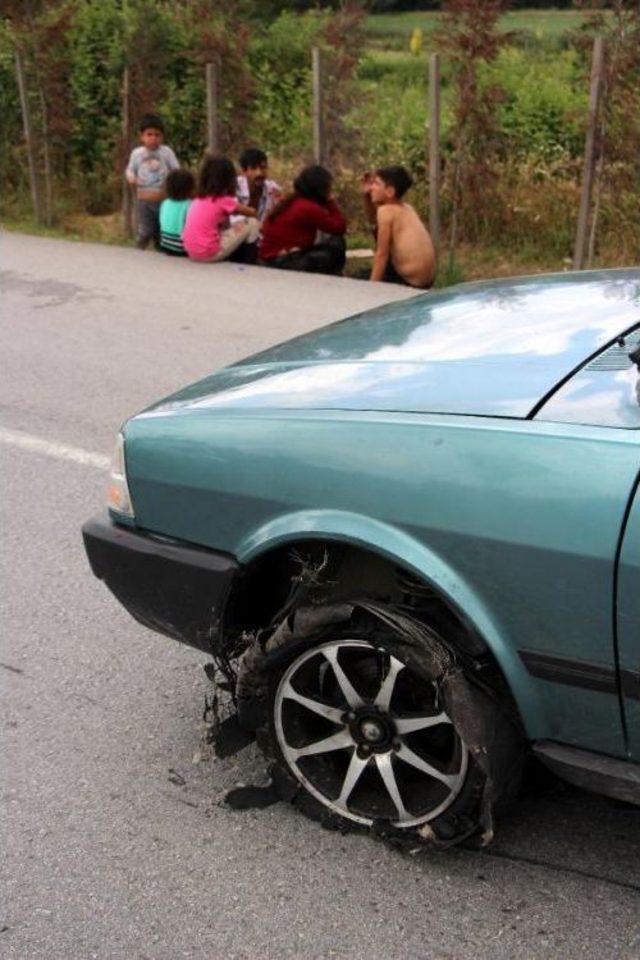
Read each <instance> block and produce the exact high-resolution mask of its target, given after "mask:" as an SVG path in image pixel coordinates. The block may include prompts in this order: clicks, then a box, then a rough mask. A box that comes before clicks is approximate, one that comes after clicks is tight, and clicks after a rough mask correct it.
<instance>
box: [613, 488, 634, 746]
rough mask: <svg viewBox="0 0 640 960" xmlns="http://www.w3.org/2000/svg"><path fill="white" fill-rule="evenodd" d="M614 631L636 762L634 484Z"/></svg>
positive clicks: (623, 549) (630, 740)
mask: <svg viewBox="0 0 640 960" xmlns="http://www.w3.org/2000/svg"><path fill="white" fill-rule="evenodd" d="M616 614H617V632H618V651H619V656H620V673H621V681H622V682H621V689H622V692H623V703H624V710H625V717H626V724H627V732H628V738H629V753H630V756H631V757H632V758H633V759H634V760H638V761H640V486H638V485H637V486H636V488H635V492H634V496H633V499H632V501H631V507H630V511H629V516H628V518H627V523H626V527H625V532H624V538H623V540H622V547H621V551H620V566H619V571H618V596H617V606H616Z"/></svg>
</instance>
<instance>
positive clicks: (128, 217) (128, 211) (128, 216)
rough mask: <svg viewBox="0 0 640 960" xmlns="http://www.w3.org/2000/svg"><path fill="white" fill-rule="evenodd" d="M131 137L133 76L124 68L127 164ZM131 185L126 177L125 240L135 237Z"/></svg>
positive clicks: (124, 123) (124, 138)
mask: <svg viewBox="0 0 640 960" xmlns="http://www.w3.org/2000/svg"><path fill="white" fill-rule="evenodd" d="M130 135H131V74H130V73H129V67H125V68H124V73H123V75H122V142H123V144H124V153H125V162H126V154H127V148H128V146H129V137H130ZM132 192H133V191H132V188H131V184H130V183H129V181H128V180H127V178H126V177H124V178H123V183H122V227H123V231H124V235H125V239H127V240H130V239H131V237H132V236H133V196H132Z"/></svg>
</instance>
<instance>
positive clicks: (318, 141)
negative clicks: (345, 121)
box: [311, 47, 326, 163]
mask: <svg viewBox="0 0 640 960" xmlns="http://www.w3.org/2000/svg"><path fill="white" fill-rule="evenodd" d="M311 71H312V79H313V159H314V161H315V163H324V162H325V158H326V144H325V129H324V102H323V101H324V97H323V89H322V83H323V76H322V51H321V50H320V48H319V47H314V48H313V50H312V51H311Z"/></svg>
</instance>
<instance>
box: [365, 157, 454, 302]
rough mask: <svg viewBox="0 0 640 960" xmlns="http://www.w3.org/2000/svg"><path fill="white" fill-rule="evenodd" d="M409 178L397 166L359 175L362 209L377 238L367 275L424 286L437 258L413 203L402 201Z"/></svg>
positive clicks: (431, 276) (408, 185)
mask: <svg viewBox="0 0 640 960" xmlns="http://www.w3.org/2000/svg"><path fill="white" fill-rule="evenodd" d="M412 182H413V181H412V180H411V177H410V176H409V174H408V173H407V171H406V170H405V169H404V167H398V166H392V167H381V168H380V169H379V170H376V171H375V173H373V174H371V173H365V175H364V177H363V178H362V192H363V196H364V205H365V213H366V216H367V219H368V220H369V222H370V223H371V224H372V225H373V227H374V234H375V238H376V251H375V255H374V258H373V269H372V271H371V276H370V277H369V279H370V280H384V281H386V282H387V283H406V284H407V285H408V286H410V287H421V288H423V289H426V288H428V287H430V286H431V285H432V284H433V281H434V278H435V272H436V258H435V252H434V249H433V243H432V242H431V237H430V236H429V233H428V231H427V228H426V227H425V225H424V224H423V222H422V220H421V219H420V217H419V216H418V214H417V213H416V211H415V210H414V209H413V207H412V206H411V205H410V204H408V203H403V202H402V198H403V196H404V195H405V193H406V192H407V190H408V189H409V187H410V186H411V184H412Z"/></svg>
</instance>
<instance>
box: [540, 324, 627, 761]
mask: <svg viewBox="0 0 640 960" xmlns="http://www.w3.org/2000/svg"><path fill="white" fill-rule="evenodd" d="M639 347H640V330H639V329H638V327H637V326H636V327H634V328H632V329H631V330H628V331H626V333H625V334H624V335H622V336H620V337H619V338H618V339H617V340H616V341H615V342H614V343H612V344H610V345H609V346H608V347H606V348H605V349H604V350H603V351H602V352H601V353H600V354H598V355H597V356H596V357H594V358H592V359H591V360H589V361H588V362H587V363H586V364H585V365H584V366H583V367H582V368H581V369H580V370H579V371H578V372H577V373H575V374H574V375H573V376H572V377H570V378H568V379H567V380H566V381H565V382H564V383H563V384H562V385H561V386H560V388H559V389H558V390H557V391H555V392H554V393H553V394H552V396H551V397H550V398H549V399H548V400H546V402H545V403H544V404H543V405H542V406H541V408H540V409H539V410H538V411H537V412H536V415H535V419H536V420H539V421H547V422H555V423H563V424H576V427H578V425H580V426H591V427H593V428H594V431H593V435H594V436H599V437H600V439H601V450H602V452H603V456H602V460H601V463H600V478H599V482H598V489H599V490H601V491H604V490H605V489H608V488H609V489H610V493H611V495H612V496H613V497H614V499H615V500H616V502H617V509H618V515H619V520H618V521H617V522H614V523H615V529H613V528H611V533H613V534H614V536H615V538H616V542H617V548H616V549H615V552H614V554H613V555H612V557H611V567H610V577H609V575H608V573H607V570H606V565H605V567H602V568H601V570H600V573H599V576H598V578H597V582H598V585H596V581H594V592H598V590H599V599H598V600H597V604H598V608H599V609H600V611H601V612H602V613H606V609H605V604H607V603H608V605H609V611H611V609H612V608H613V611H614V613H613V617H612V616H611V613H610V612H609V614H608V616H609V620H610V623H611V627H612V631H611V632H612V636H611V641H610V642H611V648H610V650H607V646H608V641H607V640H606V638H605V633H606V631H605V630H604V628H603V627H604V625H603V624H600V627H599V628H597V630H596V633H597V634H598V636H599V637H600V641H601V642H600V644H599V645H598V644H596V648H595V649H593V650H592V651H590V655H589V656H584V655H580V654H577V659H576V660H575V661H574V662H573V663H572V662H571V661H569V660H567V661H566V662H565V663H560V662H559V663H558V664H556V665H553V667H552V668H549V667H548V668H547V671H548V673H549V674H550V673H552V672H553V670H555V671H556V675H557V678H558V682H559V683H564V684H568V685H573V686H575V687H578V688H582V694H583V700H582V701H581V702H580V704H579V706H580V708H581V709H582V710H583V711H585V712H584V713H583V716H584V717H585V722H586V723H587V725H589V721H588V720H587V719H586V718H588V717H590V718H591V723H590V736H591V740H592V742H591V744H590V746H591V749H594V750H599V751H601V752H603V753H616V752H617V751H616V750H615V734H614V729H615V725H614V721H613V710H614V703H615V700H616V699H617V700H618V701H620V698H622V700H621V702H619V710H620V717H621V720H622V723H621V731H620V732H621V739H622V741H623V742H624V746H625V752H626V753H629V752H631V754H632V756H634V757H636V758H638V757H640V493H639V492H638V476H639V471H640V378H639V374H638V368H637V366H636V365H635V364H636V363H637V360H635V361H634V359H633V358H632V356H631V354H632V351H634V350H637V349H638V348H639ZM621 455H622V456H623V458H624V461H625V465H626V474H625V476H626V482H625V480H624V479H623V478H618V481H617V483H615V482H614V472H615V471H614V467H613V464H614V462H616V461H617V459H618V457H619V456H621ZM620 480H622V482H620ZM581 481H582V478H581V477H580V476H576V484H577V486H576V489H578V487H579V485H580V484H581ZM612 484H613V485H612ZM589 497H590V502H591V503H592V512H593V510H595V509H596V490H595V489H594V490H592V492H591V494H589ZM611 519H612V518H610V520H611ZM587 522H589V520H587ZM601 533H602V531H601ZM585 626H586V624H585ZM583 657H584V659H583ZM612 668H613V669H612ZM587 691H591V692H592V696H591V700H590V702H587V701H586V700H585V699H584V697H586V696H587ZM592 711H593V712H592ZM606 730H608V731H610V734H611V740H610V741H609V742H608V741H607V737H606V736H604V731H606Z"/></svg>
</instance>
